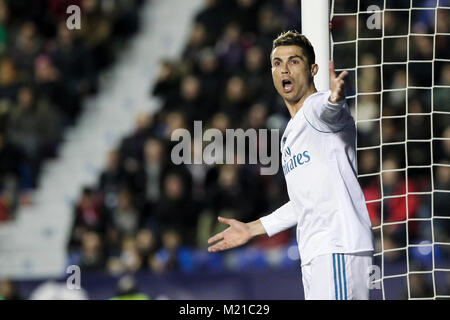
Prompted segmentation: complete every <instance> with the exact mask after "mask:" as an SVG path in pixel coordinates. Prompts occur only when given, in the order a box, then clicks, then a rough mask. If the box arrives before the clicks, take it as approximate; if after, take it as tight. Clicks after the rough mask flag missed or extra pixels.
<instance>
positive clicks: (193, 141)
mask: <svg viewBox="0 0 450 320" xmlns="http://www.w3.org/2000/svg"><path fill="white" fill-rule="evenodd" d="M269 131H270V143H268V138H269ZM247 140H248V141H249V143H248V144H247V143H246V141H247ZM171 141H178V142H179V143H178V144H176V145H175V146H174V147H173V148H172V152H171V159H172V162H173V163H174V164H176V165H179V164H224V163H226V164H245V163H246V160H248V164H261V165H262V166H263V167H261V169H260V173H261V175H274V174H276V173H277V172H278V170H279V164H280V159H279V145H280V139H279V131H278V130H275V129H271V130H268V129H259V130H256V129H253V128H250V129H247V130H246V131H244V130H243V129H226V130H225V136H224V134H223V133H222V132H221V131H220V130H219V129H216V128H210V129H207V130H205V131H204V132H203V126H202V122H201V121H194V136H192V135H191V133H190V132H189V131H188V130H187V129H183V128H179V129H175V130H174V131H173V132H172V135H171ZM204 142H210V143H209V144H208V145H206V146H205V147H204V148H203V143H204ZM235 142H236V143H235ZM235 146H236V148H235ZM268 146H270V153H269V148H268ZM192 147H193V150H192ZM247 147H248V148H247ZM247 149H248V154H247V152H246V150H247ZM192 151H193V152H192ZM258 161H259V162H258Z"/></svg>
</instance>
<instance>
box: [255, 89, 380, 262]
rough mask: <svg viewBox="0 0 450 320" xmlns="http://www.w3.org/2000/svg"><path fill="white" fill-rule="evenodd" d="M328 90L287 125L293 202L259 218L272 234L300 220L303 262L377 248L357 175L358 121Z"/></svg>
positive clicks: (285, 150)
mask: <svg viewBox="0 0 450 320" xmlns="http://www.w3.org/2000/svg"><path fill="white" fill-rule="evenodd" d="M330 94H331V92H330V91H327V92H317V93H315V94H313V95H311V96H309V97H308V98H307V99H306V100H305V102H304V104H303V106H302V108H301V109H300V110H299V111H298V112H297V114H296V115H295V116H294V118H292V119H291V120H290V121H289V123H288V124H287V127H286V130H285V132H284V134H283V137H282V140H281V154H282V166H283V171H284V175H285V179H286V184H287V190H288V194H289V199H290V201H289V202H287V203H286V204H285V205H284V206H282V207H281V208H279V209H278V210H276V211H274V212H273V213H272V214H270V215H267V216H265V217H263V218H261V222H262V224H263V226H264V228H265V229H266V231H267V234H268V235H269V236H272V235H274V234H276V233H279V232H281V231H283V230H286V229H288V228H290V227H293V226H295V225H297V241H298V248H299V253H300V257H301V263H302V265H305V264H307V263H308V262H310V261H311V260H312V259H313V258H315V257H316V256H319V255H323V254H329V253H356V252H365V251H373V250H374V247H373V237H372V229H371V222H370V218H369V213H368V211H367V207H366V203H365V199H364V195H363V192H362V190H361V187H360V185H359V183H358V179H357V170H356V151H355V140H356V127H355V122H354V120H353V117H352V116H351V114H350V111H349V108H348V105H347V104H346V103H341V104H332V103H330V102H329V101H328V98H329V97H330Z"/></svg>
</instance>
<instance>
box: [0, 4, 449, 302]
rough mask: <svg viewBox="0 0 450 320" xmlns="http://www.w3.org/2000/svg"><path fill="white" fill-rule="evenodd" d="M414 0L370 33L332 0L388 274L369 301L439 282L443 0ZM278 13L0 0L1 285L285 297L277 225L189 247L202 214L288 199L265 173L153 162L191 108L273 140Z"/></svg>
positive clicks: (280, 107) (214, 123)
mask: <svg viewBox="0 0 450 320" xmlns="http://www.w3.org/2000/svg"><path fill="white" fill-rule="evenodd" d="M413 2H414V8H416V7H417V8H425V9H426V8H429V10H411V2H410V1H409V0H408V1H395V2H394V1H387V8H392V9H403V10H400V11H389V12H387V13H386V15H385V18H384V21H383V22H384V29H383V30H368V29H366V28H365V23H358V19H361V21H364V20H363V19H367V14H360V15H356V14H355V13H357V12H358V5H357V3H358V1H339V0H336V1H335V3H334V10H333V13H334V14H335V16H334V19H333V23H332V25H333V27H332V35H333V41H334V45H333V53H334V59H335V61H336V66H337V68H340V69H347V70H349V71H350V79H349V82H350V85H349V88H348V90H349V92H348V95H349V100H348V101H349V104H350V107H351V110H352V114H353V115H354V118H355V120H356V121H357V125H358V139H357V147H358V170H359V174H360V183H361V186H362V188H363V191H364V194H365V197H366V200H367V201H368V209H369V213H370V217H371V220H372V224H373V226H374V235H375V239H376V248H377V249H376V250H377V253H378V255H377V257H376V259H375V261H376V263H377V264H378V265H379V266H380V267H381V266H382V267H383V272H384V275H385V276H386V278H385V280H384V281H383V290H372V291H371V297H372V298H373V299H381V298H383V297H384V298H386V299H405V298H408V297H409V298H427V297H435V296H443V295H450V250H449V249H450V248H449V245H448V243H449V242H450V241H449V236H450V233H449V230H450V221H449V216H450V197H449V195H448V192H449V190H450V162H449V160H450V159H449V157H450V117H449V114H450V106H449V98H450V63H449V61H450V55H449V52H450V51H449V50H448V48H449V36H450V11H449V9H439V10H436V9H435V8H436V5H437V4H438V2H437V1H429V0H423V1H413ZM370 4H377V5H379V6H380V7H381V8H383V1H377V0H374V1H361V4H360V6H361V7H360V8H364V10H365V8H366V7H368V6H369V5H370ZM70 5H76V6H78V7H79V8H80V9H81V11H80V14H81V15H80V28H79V29H73V30H71V29H69V28H68V24H67V19H68V17H70V16H71V14H72V12H71V13H68V12H67V8H68V7H69V6H70ZM439 5H440V6H442V7H447V8H448V7H450V3H446V1H440V3H439ZM364 10H363V9H360V10H359V11H364ZM405 12H406V13H405ZM411 12H412V13H411ZM436 12H437V13H436ZM290 29H297V30H299V31H301V7H300V0H283V1H276V0H189V1H188V0H184V1H181V0H178V1H177V0H115V1H112V0H78V1H77V0H71V1H69V0H33V1H31V0H28V1H27V0H0V299H6V300H8V299H65V298H66V299H111V298H118V299H120V298H129V299H301V298H303V289H302V286H301V272H300V261H299V256H298V251H297V245H296V239H295V233H294V232H293V230H287V231H285V232H282V233H280V234H278V235H276V236H274V237H272V238H268V237H260V238H257V239H254V240H253V241H252V242H251V243H249V244H248V245H246V246H244V247H241V248H237V249H235V250H232V251H229V252H224V253H214V254H210V253H208V252H207V251H206V248H207V239H208V238H209V237H210V236H211V235H213V234H215V233H216V232H219V231H222V230H223V228H224V227H223V226H222V225H219V224H218V222H217V216H218V215H221V216H224V217H230V218H235V219H238V220H241V221H245V222H248V221H252V220H255V219H258V218H260V217H262V216H264V215H267V214H269V213H271V212H272V211H273V210H275V209H277V208H278V207H280V206H281V205H283V204H284V203H285V202H286V201H288V197H287V192H286V186H285V182H284V177H283V174H282V172H283V171H282V170H279V172H278V174H276V175H273V176H261V175H260V167H259V165H206V164H198V165H174V164H173V163H172V162H171V160H170V152H171V149H172V147H173V145H174V143H173V142H171V141H170V136H171V133H172V132H173V131H174V130H175V129H177V128H186V129H189V130H192V128H193V121H194V120H202V121H203V129H204V130H205V129H207V128H217V129H219V130H221V131H222V132H225V129H227V128H243V129H244V130H246V129H248V128H255V129H264V128H266V129H278V130H280V137H281V135H282V131H283V129H284V127H285V125H286V124H287V122H288V121H289V113H288V112H287V110H286V107H285V106H284V103H283V101H282V100H281V99H280V98H279V97H278V95H277V93H276V91H275V89H274V88H273V84H272V79H271V73H270V59H269V54H270V51H271V48H272V41H273V39H274V38H275V37H276V36H277V35H278V34H280V33H281V32H282V31H286V30H290ZM381 37H382V38H381ZM361 38H363V39H364V40H359V39H361ZM370 38H373V39H370ZM356 40H359V41H356ZM356 43H358V44H357V47H356ZM356 66H359V68H357V69H356ZM355 70H357V71H355ZM356 72H357V74H356ZM356 88H358V89H356ZM361 93H362V94H361ZM380 119H381V120H380ZM381 170H383V172H382V173H381ZM385 170H388V171H385ZM381 176H382V179H381ZM407 192H408V197H406V194H407ZM406 218H408V219H413V220H408V221H406ZM381 225H383V227H381ZM415 245H418V246H415ZM69 265H77V266H79V267H80V269H81V287H82V289H81V290H68V289H67V287H66V279H67V278H68V277H69V276H70V275H71V274H70V273H67V272H66V268H67V267H68V266H69ZM408 270H409V271H410V273H409V275H408V276H407V273H408ZM383 291H384V294H383Z"/></svg>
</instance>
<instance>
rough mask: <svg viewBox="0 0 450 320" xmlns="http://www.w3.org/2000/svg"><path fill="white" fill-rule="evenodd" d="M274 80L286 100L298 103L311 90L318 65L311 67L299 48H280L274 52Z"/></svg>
mask: <svg viewBox="0 0 450 320" xmlns="http://www.w3.org/2000/svg"><path fill="white" fill-rule="evenodd" d="M271 59H272V78H273V83H274V85H275V88H276V89H277V91H278V93H279V94H280V95H281V97H283V99H284V100H286V101H288V102H291V103H296V102H298V101H299V100H300V99H301V98H302V97H303V95H304V94H305V93H306V92H307V91H308V90H309V88H310V85H311V84H312V83H313V77H314V75H315V74H316V73H317V68H318V67H317V65H312V66H310V65H309V63H308V59H307V57H306V56H305V55H304V53H303V49H302V48H300V47H299V46H280V47H277V48H275V49H274V50H273V51H272V57H271Z"/></svg>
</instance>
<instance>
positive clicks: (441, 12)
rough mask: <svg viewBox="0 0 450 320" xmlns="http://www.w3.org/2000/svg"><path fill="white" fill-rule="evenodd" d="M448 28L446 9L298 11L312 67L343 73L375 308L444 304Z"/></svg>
mask: <svg viewBox="0 0 450 320" xmlns="http://www.w3.org/2000/svg"><path fill="white" fill-rule="evenodd" d="M325 17H326V20H325ZM330 21H332V25H333V27H332V31H331V36H329V22H330ZM448 21H450V0H423V1H417V0H414V1H413V0H404V1H394V0H332V1H330V2H329V1H328V0H315V1H311V0H303V1H302V29H303V30H302V33H304V34H305V35H306V36H307V37H310V38H311V42H312V44H313V46H314V47H315V50H316V53H317V54H319V55H321V56H320V58H318V64H319V65H326V66H327V63H328V60H334V61H335V65H336V71H337V72H339V71H344V70H347V71H348V72H349V73H350V75H349V77H348V78H347V79H348V84H349V88H348V93H347V98H348V103H349V106H350V108H351V111H352V114H353V116H354V118H355V122H356V126H357V130H358V135H357V141H356V145H357V158H358V179H359V181H360V184H361V186H362V187H363V191H364V193H365V196H366V202H367V207H368V209H369V213H370V215H371V219H372V222H373V232H374V235H375V242H376V252H375V254H374V262H375V264H376V265H378V266H379V267H380V269H381V270H380V271H381V272H380V278H379V280H378V282H379V284H380V289H381V298H382V299H401V298H405V299H441V298H442V299H448V298H450V265H449V263H450V159H449V157H450V106H449V103H450V55H449V53H448V51H449V50H448V47H449V44H450V23H448ZM325 33H327V35H325ZM329 50H330V51H329ZM328 52H330V54H329V55H328ZM323 69H324V68H322V71H323ZM326 69H327V71H328V68H326ZM328 78H329V75H328V74H326V75H324V74H321V75H319V78H318V79H317V80H316V81H317V83H320V85H319V86H318V87H319V88H320V89H322V88H328ZM325 86H326V87H325ZM393 265H395V266H396V267H392V266H393Z"/></svg>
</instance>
